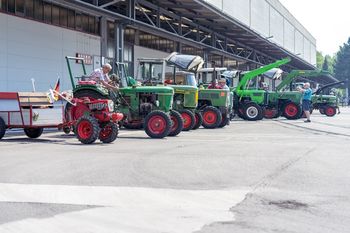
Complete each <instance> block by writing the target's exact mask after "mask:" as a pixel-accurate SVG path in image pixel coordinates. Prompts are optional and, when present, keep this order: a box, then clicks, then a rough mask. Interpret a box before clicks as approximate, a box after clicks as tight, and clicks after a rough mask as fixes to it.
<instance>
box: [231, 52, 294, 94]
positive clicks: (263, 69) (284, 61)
mask: <svg viewBox="0 0 350 233" xmlns="http://www.w3.org/2000/svg"><path fill="white" fill-rule="evenodd" d="M290 61H291V59H290V58H285V59H282V60H278V61H276V62H274V63H271V64H269V65H266V66H263V67H260V68H258V69H255V70H252V71H249V72H247V73H245V74H244V75H243V77H242V80H241V81H240V82H239V83H238V85H237V88H236V90H237V91H240V90H244V89H245V88H246V86H247V84H248V82H249V81H250V80H252V79H254V78H256V77H257V76H258V75H260V74H263V73H265V72H267V71H269V70H271V69H273V68H277V67H280V66H282V65H284V64H287V63H288V62H290Z"/></svg>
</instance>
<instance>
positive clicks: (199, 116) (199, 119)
mask: <svg viewBox="0 0 350 233" xmlns="http://www.w3.org/2000/svg"><path fill="white" fill-rule="evenodd" d="M194 117H195V121H196V123H195V124H194V126H193V128H192V129H193V130H196V129H198V128H199V127H200V126H201V125H202V124H203V116H202V114H201V113H200V112H199V111H196V112H195V114H194Z"/></svg>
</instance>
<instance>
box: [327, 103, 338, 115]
mask: <svg viewBox="0 0 350 233" xmlns="http://www.w3.org/2000/svg"><path fill="white" fill-rule="evenodd" d="M324 113H325V114H326V116H328V117H334V116H335V114H337V109H336V108H335V107H333V106H329V105H328V106H326V107H325V108H324Z"/></svg>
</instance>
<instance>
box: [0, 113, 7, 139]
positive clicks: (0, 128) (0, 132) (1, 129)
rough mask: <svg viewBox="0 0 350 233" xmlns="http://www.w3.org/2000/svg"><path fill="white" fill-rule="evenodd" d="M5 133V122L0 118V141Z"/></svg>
mask: <svg viewBox="0 0 350 233" xmlns="http://www.w3.org/2000/svg"><path fill="white" fill-rule="evenodd" d="M5 133H6V124H5V121H4V120H3V119H2V118H1V117H0V139H1V138H3V137H4V135H5Z"/></svg>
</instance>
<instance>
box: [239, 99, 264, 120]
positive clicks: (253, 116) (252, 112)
mask: <svg viewBox="0 0 350 233" xmlns="http://www.w3.org/2000/svg"><path fill="white" fill-rule="evenodd" d="M243 114H244V119H246V120H247V121H258V120H261V119H262V118H263V109H262V108H261V107H260V106H259V105H258V104H256V103H254V102H248V103H246V104H244V105H243Z"/></svg>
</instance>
